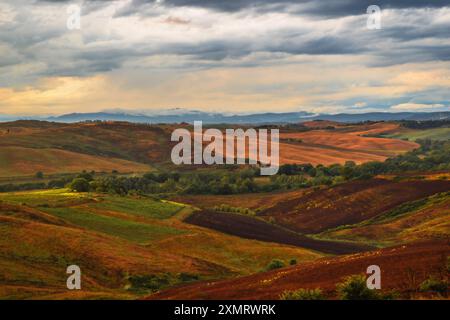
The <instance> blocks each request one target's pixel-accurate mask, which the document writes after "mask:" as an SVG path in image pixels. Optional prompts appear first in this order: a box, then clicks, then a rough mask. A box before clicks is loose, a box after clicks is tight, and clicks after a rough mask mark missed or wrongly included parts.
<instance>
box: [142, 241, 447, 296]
mask: <svg viewBox="0 0 450 320" xmlns="http://www.w3.org/2000/svg"><path fill="white" fill-rule="evenodd" d="M449 253H450V244H449V242H448V241H445V240H444V241H432V242H420V243H412V244H407V245H402V246H396V247H391V248H385V249H380V250H375V251H370V252H365V253H359V254H355V255H350V256H340V257H335V258H324V259H320V260H317V261H313V262H309V263H304V264H302V265H298V266H294V267H289V268H283V269H278V270H274V271H270V272H265V273H259V274H255V275H251V276H247V277H241V278H237V279H231V280H224V281H217V282H210V281H208V282H202V283H196V284H191V285H185V286H180V287H177V288H172V289H169V290H164V291H161V292H159V293H156V294H154V295H151V296H149V297H147V299H171V300H173V299H175V300H178V299H183V300H185V299H192V300H197V299H207V300H208V299H211V300H227V299H230V300H240V299H255V300H258V299H260V300H270V299H274V300H277V299H279V298H280V295H281V294H282V293H283V292H284V291H286V290H298V289H301V288H304V289H315V288H320V289H321V290H322V291H323V292H324V294H325V295H326V297H327V298H331V299H334V298H336V284H337V283H338V282H340V281H342V279H343V278H344V277H346V276H349V275H353V274H365V272H366V269H367V267H368V266H370V265H378V266H379V267H380V268H381V281H382V290H383V291H385V292H389V291H390V290H395V292H397V293H398V294H400V296H401V297H402V298H411V297H420V295H419V292H418V287H419V285H420V283H421V282H422V281H423V280H424V279H426V278H427V277H428V276H430V275H431V274H442V273H443V272H446V271H445V270H446V259H447V257H448V255H449Z"/></svg>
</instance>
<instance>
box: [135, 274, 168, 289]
mask: <svg viewBox="0 0 450 320" xmlns="http://www.w3.org/2000/svg"><path fill="white" fill-rule="evenodd" d="M128 281H129V282H130V284H131V288H130V289H131V290H135V291H151V292H155V291H158V290H160V289H162V288H164V287H166V286H167V285H168V284H169V279H168V278H167V276H165V275H162V276H157V275H133V276H130V277H129V278H128Z"/></svg>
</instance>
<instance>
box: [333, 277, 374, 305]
mask: <svg viewBox="0 0 450 320" xmlns="http://www.w3.org/2000/svg"><path fill="white" fill-rule="evenodd" d="M337 291H338V296H339V298H340V299H342V300H377V299H380V298H381V297H380V296H379V294H378V293H377V292H376V291H375V290H371V289H369V288H367V284H366V277H365V276H364V275H352V276H349V277H347V278H345V279H344V281H343V282H341V283H338V284H337Z"/></svg>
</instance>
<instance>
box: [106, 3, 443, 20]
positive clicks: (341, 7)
mask: <svg viewBox="0 0 450 320" xmlns="http://www.w3.org/2000/svg"><path fill="white" fill-rule="evenodd" d="M97 1H98V0H97ZM148 4H155V1H154V0H133V1H132V3H131V4H130V6H129V8H128V9H127V10H126V12H128V13H131V12H137V11H139V10H140V9H141V8H142V7H143V6H145V5H148ZM374 4H375V5H378V6H379V7H381V8H382V9H388V8H391V9H405V8H440V7H445V6H450V0H435V1H424V0H376V1H373V0H334V1H325V0H272V1H267V0H165V1H162V2H161V3H160V5H162V6H173V7H196V8H205V9H211V10H216V11H223V12H239V11H242V10H245V9H253V10H256V11H263V12H265V11H276V12H279V11H283V10H286V11H289V12H295V13H298V14H310V15H316V16H323V17H342V16H348V15H361V14H365V13H366V10H367V7H369V6H370V5H374ZM133 8H134V10H133Z"/></svg>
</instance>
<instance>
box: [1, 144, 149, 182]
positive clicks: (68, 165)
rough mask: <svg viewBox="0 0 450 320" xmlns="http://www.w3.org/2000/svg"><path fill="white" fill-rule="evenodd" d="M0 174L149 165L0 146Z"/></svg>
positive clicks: (125, 170) (127, 170)
mask: <svg viewBox="0 0 450 320" xmlns="http://www.w3.org/2000/svg"><path fill="white" fill-rule="evenodd" d="M0 164H1V166H0V177H16V176H31V175H34V174H35V173H36V172H38V171H42V172H45V173H46V174H54V173H73V172H81V171H83V170H87V171H91V170H94V171H96V172H111V171H112V170H117V171H119V172H122V173H131V172H148V171H150V170H151V167H150V166H149V165H146V164H143V163H137V162H133V161H128V160H123V159H117V158H112V157H100V156H93V155H87V154H82V153H77V152H71V151H66V150H58V149H52V148H42V149H33V148H23V147H0Z"/></svg>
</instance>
